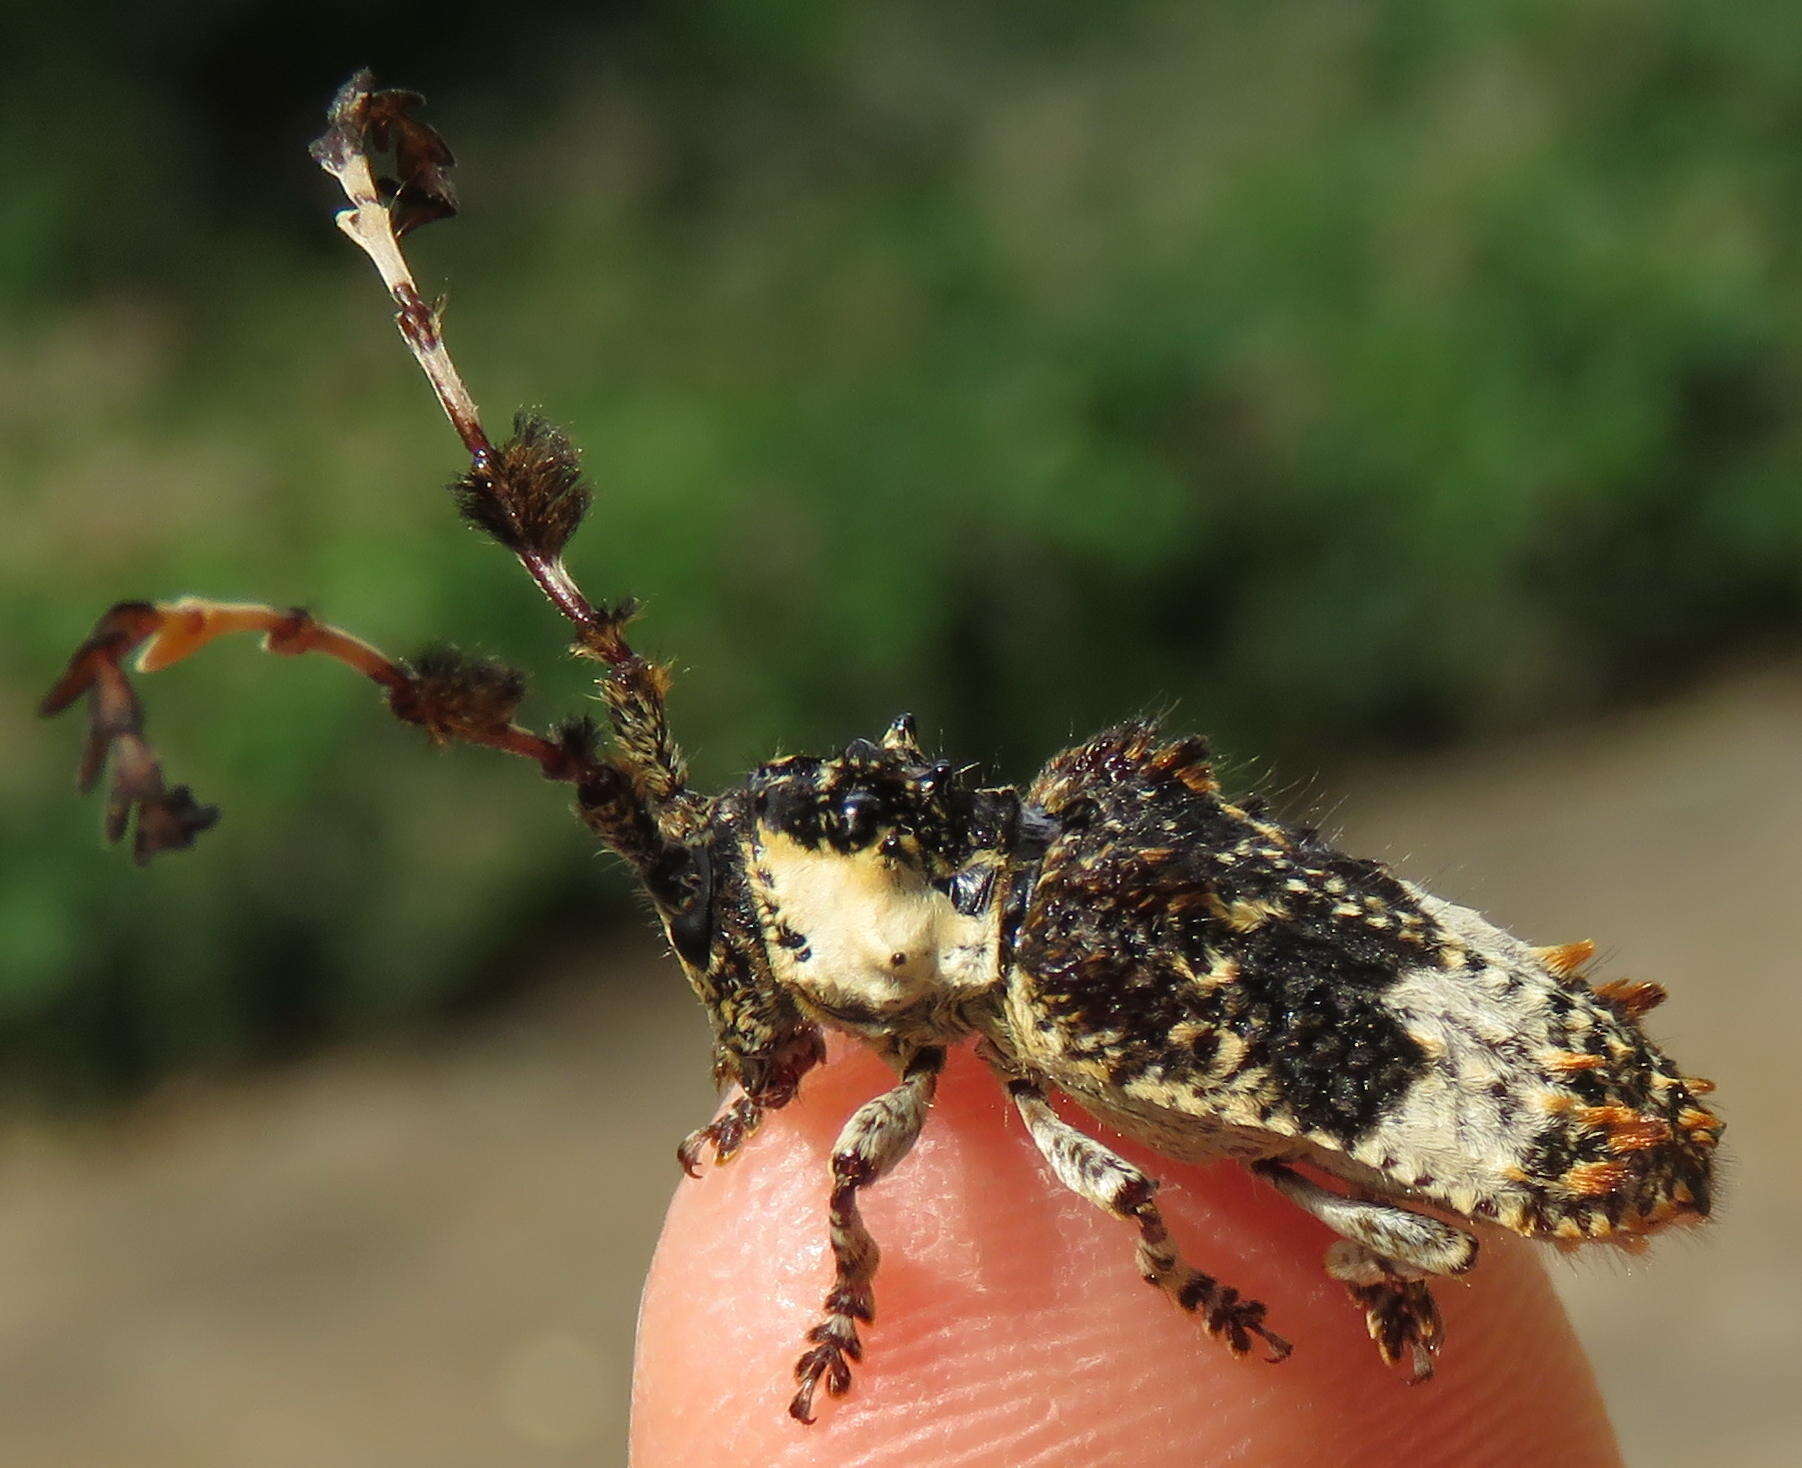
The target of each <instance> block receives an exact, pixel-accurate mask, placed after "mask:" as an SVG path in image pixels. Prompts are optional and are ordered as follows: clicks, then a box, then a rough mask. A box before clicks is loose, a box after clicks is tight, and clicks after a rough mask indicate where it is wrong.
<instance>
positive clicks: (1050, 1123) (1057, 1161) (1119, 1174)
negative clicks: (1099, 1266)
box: [1007, 1079, 1290, 1361]
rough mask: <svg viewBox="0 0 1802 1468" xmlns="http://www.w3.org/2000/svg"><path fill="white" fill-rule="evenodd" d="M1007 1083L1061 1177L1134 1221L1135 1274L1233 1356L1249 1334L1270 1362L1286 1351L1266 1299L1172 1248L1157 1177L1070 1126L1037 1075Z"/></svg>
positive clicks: (1101, 1205) (1248, 1339)
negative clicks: (1248, 1294) (1247, 1295)
mask: <svg viewBox="0 0 1802 1468" xmlns="http://www.w3.org/2000/svg"><path fill="white" fill-rule="evenodd" d="M1007 1089H1008V1094H1009V1095H1011V1096H1012V1097H1013V1100H1014V1106H1015V1107H1016V1108H1017V1109H1018V1110H1019V1113H1020V1116H1021V1118H1022V1119H1023V1120H1024V1121H1025V1122H1026V1129H1027V1130H1028V1131H1029V1132H1030V1133H1031V1134H1032V1139H1033V1142H1034V1143H1035V1144H1036V1145H1037V1146H1038V1149H1039V1152H1040V1154H1041V1155H1042V1156H1043V1157H1044V1159H1045V1161H1046V1162H1048V1163H1049V1164H1050V1165H1051V1170H1052V1172H1053V1173H1055V1174H1056V1175H1057V1179H1058V1181H1059V1182H1061V1183H1062V1184H1063V1185H1064V1186H1065V1187H1067V1188H1069V1189H1070V1191H1071V1192H1073V1193H1075V1194H1077V1195H1078V1196H1079V1197H1082V1198H1086V1199H1088V1200H1089V1202H1091V1203H1093V1204H1095V1205H1096V1206H1097V1207H1098V1208H1105V1209H1106V1210H1107V1211H1108V1212H1109V1213H1111V1214H1113V1215H1114V1217H1116V1218H1120V1219H1124V1220H1125V1221H1127V1222H1129V1223H1134V1224H1137V1225H1138V1229H1139V1244H1138V1260H1139V1273H1140V1274H1141V1275H1142V1276H1144V1279H1145V1282H1146V1283H1147V1284H1149V1285H1154V1286H1156V1287H1157V1288H1158V1289H1160V1290H1162V1291H1164V1293H1165V1294H1167V1295H1169V1296H1170V1298H1171V1299H1173V1300H1174V1301H1176V1303H1177V1304H1178V1305H1180V1306H1181V1307H1182V1308H1183V1309H1184V1310H1187V1311H1189V1312H1190V1313H1191V1314H1193V1315H1197V1316H1199V1317H1200V1318H1201V1320H1202V1323H1203V1324H1204V1325H1205V1326H1206V1327H1207V1331H1208V1334H1209V1335H1211V1336H1213V1337H1215V1339H1217V1340H1221V1341H1224V1342H1225V1343H1226V1344H1227V1346H1229V1347H1230V1348H1231V1349H1232V1351H1233V1352H1234V1354H1236V1355H1241V1356H1242V1355H1244V1354H1245V1353H1246V1352H1248V1351H1249V1350H1251V1338H1252V1337H1253V1336H1257V1337H1258V1338H1259V1339H1260V1340H1262V1341H1263V1342H1264V1344H1265V1345H1266V1346H1268V1347H1269V1348H1270V1359H1271V1360H1272V1361H1281V1360H1282V1359H1283V1358H1284V1357H1285V1356H1287V1355H1288V1354H1289V1349H1290V1347H1289V1343H1288V1342H1287V1341H1286V1340H1284V1339H1283V1338H1282V1337H1281V1336H1279V1335H1275V1334H1273V1333H1271V1332H1270V1331H1268V1330H1266V1329H1265V1328H1264V1307H1263V1305H1261V1304H1260V1303H1258V1302H1257V1301H1256V1300H1242V1299H1240V1298H1239V1292H1238V1291H1237V1290H1235V1289H1233V1288H1231V1287H1230V1286H1227V1285H1222V1284H1221V1283H1220V1282H1219V1281H1218V1280H1217V1279H1215V1278H1214V1277H1213V1276H1212V1275H1209V1274H1203V1273H1202V1272H1201V1271H1200V1270H1199V1269H1195V1268H1193V1267H1191V1266H1190V1265H1188V1264H1185V1263H1184V1262H1183V1261H1182V1259H1181V1258H1180V1257H1179V1256H1178V1255H1177V1252H1176V1246H1175V1245H1174V1244H1172V1243H1171V1242H1170V1234H1169V1230H1168V1229H1166V1228H1165V1226H1164V1217H1163V1215H1162V1214H1161V1213H1160V1212H1159V1211H1158V1208H1157V1205H1156V1204H1155V1203H1153V1202H1152V1201H1151V1195H1152V1194H1153V1193H1154V1192H1155V1191H1156V1190H1157V1186H1158V1184H1157V1181H1156V1179H1154V1178H1150V1177H1147V1176H1146V1175H1145V1174H1144V1173H1142V1172H1140V1171H1139V1169H1138V1168H1136V1167H1134V1166H1133V1165H1132V1164H1131V1163H1130V1162H1127V1161H1126V1160H1125V1159H1124V1158H1122V1157H1119V1156H1116V1155H1115V1154H1114V1153H1113V1152H1111V1151H1109V1150H1108V1149H1107V1148H1106V1147H1104V1146H1102V1144H1101V1143H1100V1142H1098V1141H1096V1140H1095V1139H1094V1138H1093V1137H1091V1136H1088V1135H1086V1134H1085V1133H1083V1132H1080V1131H1078V1130H1077V1129H1076V1128H1075V1127H1073V1126H1071V1125H1070V1123H1069V1122H1067V1121H1065V1120H1064V1119H1063V1118H1062V1117H1060V1116H1059V1115H1058V1114H1057V1113H1056V1112H1055V1111H1053V1110H1052V1109H1051V1106H1050V1103H1049V1102H1047V1101H1046V1100H1045V1093H1044V1091H1043V1090H1042V1089H1040V1087H1039V1086H1038V1085H1037V1084H1036V1083H1035V1082H1033V1081H1029V1080H1023V1079H1014V1080H1010V1081H1009V1082H1008V1083H1007Z"/></svg>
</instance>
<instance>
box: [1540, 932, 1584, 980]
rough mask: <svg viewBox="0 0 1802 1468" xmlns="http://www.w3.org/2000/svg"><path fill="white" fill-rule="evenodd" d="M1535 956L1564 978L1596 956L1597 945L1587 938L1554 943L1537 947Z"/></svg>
mask: <svg viewBox="0 0 1802 1468" xmlns="http://www.w3.org/2000/svg"><path fill="white" fill-rule="evenodd" d="M1533 956H1534V957H1535V958H1537V959H1538V960H1539V961H1540V962H1541V963H1543V964H1544V965H1545V966H1546V967H1547V968H1549V969H1550V970H1551V971H1552V972H1553V973H1555V974H1557V975H1558V977H1559V978H1561V979H1562V978H1564V977H1566V976H1567V975H1569V974H1574V973H1575V972H1576V971H1577V970H1578V969H1580V968H1582V967H1583V965H1584V964H1586V963H1588V962H1589V960H1590V959H1592V958H1594V957H1595V956H1596V945H1595V944H1594V943H1592V942H1591V941H1590V940H1589V939H1587V938H1584V939H1582V940H1580V941H1579V942H1576V943H1554V944H1553V945H1552V946H1551V947H1550V948H1535V949H1534V950H1533Z"/></svg>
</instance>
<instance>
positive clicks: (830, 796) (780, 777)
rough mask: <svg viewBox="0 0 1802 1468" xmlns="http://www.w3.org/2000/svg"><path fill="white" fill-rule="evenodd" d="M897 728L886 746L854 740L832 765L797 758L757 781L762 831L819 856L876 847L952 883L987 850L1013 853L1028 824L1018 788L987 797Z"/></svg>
mask: <svg viewBox="0 0 1802 1468" xmlns="http://www.w3.org/2000/svg"><path fill="white" fill-rule="evenodd" d="M910 738H911V727H910V728H909V729H907V730H904V731H903V733H902V735H900V736H897V735H896V732H895V730H893V729H891V730H890V733H889V736H888V737H886V738H885V739H884V740H883V742H882V743H881V744H876V743H873V742H872V741H870V740H868V739H854V740H852V741H851V743H850V744H849V745H847V746H846V747H845V749H844V751H843V753H841V754H839V755H837V756H835V757H832V758H827V759H815V758H806V757H792V758H789V759H784V760H779V761H776V762H774V763H772V764H768V765H765V766H763V768H761V769H760V770H758V771H757V772H756V773H755V774H753V775H752V776H751V779H750V782H749V785H748V790H749V794H750V799H751V810H752V812H753V814H754V816H755V818H756V820H757V821H758V823H759V824H760V825H762V826H763V827H764V828H766V829H768V830H772V831H777V832H780V833H782V834H783V835H785V836H787V837H789V838H790V839H791V840H793V841H795V842H798V843H799V844H800V845H802V846H805V847H808V848H810V849H815V850H817V849H819V848H821V847H827V848H830V849H831V850H833V851H837V852H839V853H841V854H845V855H849V854H852V853H854V852H860V851H865V850H868V849H869V848H870V847H871V846H876V847H877V848H878V850H879V851H880V852H881V854H882V855H883V856H884V857H885V858H887V859H889V860H891V861H906V862H911V863H916V864H921V865H923V867H924V869H925V870H926V872H927V874H928V875H929V876H930V877H932V878H933V879H934V880H940V879H943V878H945V877H947V876H949V875H950V874H951V873H952V872H953V871H955V870H956V869H957V868H958V867H960V866H962V865H963V864H964V863H965V862H967V861H968V860H969V858H970V856H971V854H972V853H974V852H976V851H979V850H991V849H992V850H1006V849H1008V848H1009V847H1010V846H1011V843H1012V842H1013V840H1014V837H1015V835H1016V833H1017V831H1018V826H1019V808H1020V799H1019V796H1018V794H1017V793H1016V792H1014V791H1013V790H1010V789H994V790H978V789H974V788H972V787H971V785H970V783H969V782H968V781H966V780H965V779H963V778H961V777H960V776H959V774H958V773H957V771H955V770H954V769H953V768H952V767H951V766H950V765H949V764H948V763H946V762H945V761H943V760H934V761H928V760H926V759H925V758H924V757H923V756H921V755H920V753H919V751H918V749H917V747H915V746H913V745H912V744H911V743H910V742H908V741H909V739H910Z"/></svg>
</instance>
